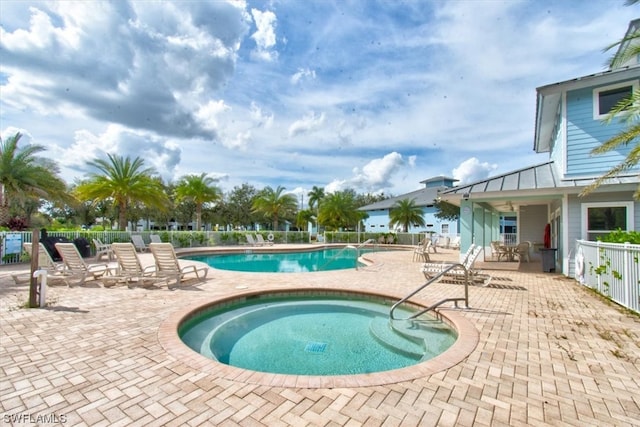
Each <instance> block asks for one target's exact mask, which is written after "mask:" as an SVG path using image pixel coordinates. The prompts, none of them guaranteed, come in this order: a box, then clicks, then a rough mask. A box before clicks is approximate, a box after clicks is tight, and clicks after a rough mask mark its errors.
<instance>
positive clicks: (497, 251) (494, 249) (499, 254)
mask: <svg viewBox="0 0 640 427" xmlns="http://www.w3.org/2000/svg"><path fill="white" fill-rule="evenodd" d="M503 257H505V258H507V259H508V258H509V251H508V250H507V248H506V247H505V246H504V245H503V244H502V243H500V242H498V241H497V240H496V241H493V242H491V258H492V259H497V260H498V261H501V260H502V258H503Z"/></svg>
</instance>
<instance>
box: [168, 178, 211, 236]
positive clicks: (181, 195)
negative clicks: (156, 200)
mask: <svg viewBox="0 0 640 427" xmlns="http://www.w3.org/2000/svg"><path fill="white" fill-rule="evenodd" d="M214 182H217V180H216V179H214V178H211V177H210V176H207V174H206V173H202V174H200V175H185V176H183V177H181V178H180V179H179V180H178V183H177V185H176V190H175V194H176V202H181V201H182V200H185V199H187V200H191V201H193V202H194V203H195V205H196V230H200V228H201V226H202V207H203V206H204V205H205V204H206V203H211V202H217V201H219V200H220V199H222V191H221V190H220V189H219V188H218V187H216V186H215V185H214Z"/></svg>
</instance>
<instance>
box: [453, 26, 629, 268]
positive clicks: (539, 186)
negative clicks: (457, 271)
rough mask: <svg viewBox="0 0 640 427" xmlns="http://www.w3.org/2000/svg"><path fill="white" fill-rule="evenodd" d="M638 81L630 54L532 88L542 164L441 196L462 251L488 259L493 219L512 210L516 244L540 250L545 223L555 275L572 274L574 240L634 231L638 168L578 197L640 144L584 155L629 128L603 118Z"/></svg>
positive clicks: (493, 234) (495, 230)
mask: <svg viewBox="0 0 640 427" xmlns="http://www.w3.org/2000/svg"><path fill="white" fill-rule="evenodd" d="M639 27H640V19H637V20H635V21H632V22H631V24H630V25H629V30H628V32H627V34H631V33H633V32H635V31H637V30H638V28H639ZM639 84H640V60H639V58H637V57H636V58H632V59H631V60H629V61H628V62H627V63H625V64H624V65H623V66H620V67H618V68H615V69H609V70H607V71H604V72H600V73H597V74H592V75H588V76H584V77H578V78H574V79H571V80H566V81H563V82H559V83H554V84H550V85H545V86H541V87H539V88H537V105H536V118H535V135H534V144H533V149H534V151H536V152H538V153H549V160H548V161H547V162H545V163H542V164H538V165H533V166H530V167H527V168H523V169H520V170H516V171H512V172H509V173H506V174H504V175H500V176H496V177H492V178H489V179H486V180H483V181H479V182H475V183H472V184H468V185H464V186H459V187H454V188H453V189H450V190H445V191H443V192H441V194H440V197H441V198H442V199H443V200H446V201H448V202H450V203H454V204H456V205H458V206H460V208H461V209H460V236H461V250H462V251H464V250H465V249H466V248H467V247H469V245H470V244H471V243H476V244H480V245H483V246H484V247H485V251H484V253H485V254H487V255H488V254H491V252H490V242H491V241H494V240H499V218H500V216H501V214H504V213H505V212H512V213H513V214H515V215H516V218H517V227H516V230H517V234H518V236H517V239H518V241H528V242H531V243H533V247H534V248H537V247H539V246H541V245H542V242H543V239H544V235H545V229H546V228H547V224H549V231H550V233H549V234H550V236H549V237H550V244H551V247H552V248H556V249H557V252H556V255H557V258H556V268H555V271H558V272H560V271H561V272H562V273H563V274H565V275H573V254H574V253H575V252H574V251H575V246H576V243H575V242H576V240H578V239H584V240H596V239H597V238H598V236H601V235H603V234H606V233H608V232H610V231H611V230H615V229H618V228H620V229H622V230H637V229H638V226H639V225H640V204H639V202H638V201H634V200H633V193H634V191H635V190H636V188H637V187H638V183H639V182H640V178H639V172H640V166H639V165H636V166H635V167H634V168H633V169H631V170H628V171H625V172H624V173H621V174H619V175H617V176H616V177H615V178H612V179H610V180H608V181H607V182H606V183H604V184H603V185H601V186H600V187H599V188H598V189H597V190H596V191H594V192H592V193H590V194H588V195H586V196H580V193H581V192H582V190H583V189H584V188H585V187H587V186H588V185H589V184H592V183H593V182H594V181H595V180H596V179H597V178H598V177H600V176H602V175H604V174H605V173H606V172H608V171H609V170H610V169H611V168H612V167H614V166H615V165H618V164H619V163H620V162H622V161H623V160H624V159H625V158H626V157H627V155H628V154H629V152H630V151H631V150H632V149H633V148H634V147H637V145H638V144H639V143H640V142H639V141H637V140H634V141H633V142H632V143H631V144H629V145H628V146H622V147H618V148H617V149H616V150H613V151H610V152H607V153H604V154H599V155H593V154H591V152H592V150H593V149H594V148H596V147H598V146H600V145H601V144H602V143H603V142H605V141H607V140H609V139H610V138H612V137H614V136H616V135H618V134H619V133H620V132H621V131H622V130H624V129H626V128H627V126H629V123H628V122H625V121H624V120H619V119H624V117H620V118H614V120H612V121H610V122H609V123H606V122H605V118H606V117H607V116H608V114H609V112H610V111H611V109H612V108H613V106H614V105H616V103H617V102H618V101H619V100H621V99H623V98H626V97H628V96H629V95H630V94H631V93H633V92H635V91H638V90H640V89H639ZM636 120H637V118H636ZM531 254H532V255H533V256H535V255H536V253H535V252H533V250H532V253H531Z"/></svg>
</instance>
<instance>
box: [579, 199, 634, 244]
mask: <svg viewBox="0 0 640 427" xmlns="http://www.w3.org/2000/svg"><path fill="white" fill-rule="evenodd" d="M619 207H624V208H627V224H626V230H625V231H631V230H633V218H634V211H633V209H634V204H633V202H613V201H612V202H593V203H582V204H581V208H582V221H581V223H582V230H581V232H582V240H589V233H590V232H592V233H597V232H598V231H601V230H589V229H588V224H587V222H588V220H589V217H588V215H587V214H588V209H589V208H619ZM602 231H604V230H602ZM607 231H608V230H607ZM611 231H613V230H611Z"/></svg>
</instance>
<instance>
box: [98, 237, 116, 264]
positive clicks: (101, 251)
mask: <svg viewBox="0 0 640 427" xmlns="http://www.w3.org/2000/svg"><path fill="white" fill-rule="evenodd" d="M93 246H95V248H96V261H100V260H101V259H102V257H103V256H105V255H106V256H107V259H108V260H109V261H111V260H112V259H113V251H112V250H111V246H110V245H108V244H106V243H102V241H101V240H100V239H93Z"/></svg>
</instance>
